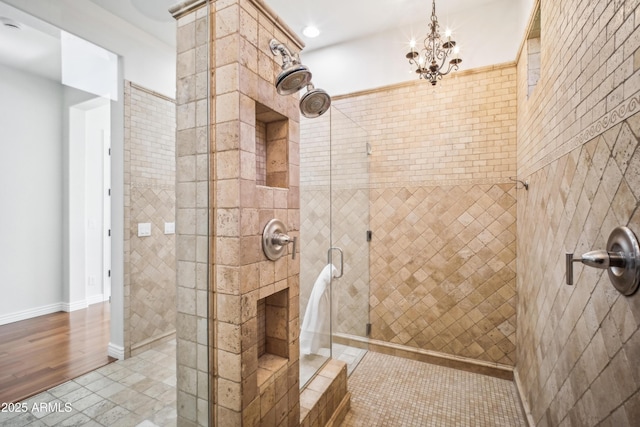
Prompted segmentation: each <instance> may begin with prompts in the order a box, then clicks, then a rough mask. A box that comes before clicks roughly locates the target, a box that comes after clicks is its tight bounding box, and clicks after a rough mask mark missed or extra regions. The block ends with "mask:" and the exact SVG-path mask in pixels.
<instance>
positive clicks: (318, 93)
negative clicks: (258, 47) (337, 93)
mask: <svg viewBox="0 0 640 427" xmlns="http://www.w3.org/2000/svg"><path fill="white" fill-rule="evenodd" d="M269 48H271V53H273V54H274V55H278V54H280V55H281V56H282V71H281V72H280V74H278V77H277V78H276V90H277V91H278V93H279V94H280V95H291V94H292V93H296V92H297V91H299V90H300V89H302V88H303V87H305V86H306V87H307V92H306V93H305V94H304V95H302V98H300V112H301V113H302V115H303V116H305V117H308V118H311V119H312V118H314V117H318V116H321V115H322V114H324V113H325V112H326V111H327V110H328V109H329V107H331V97H330V96H329V95H328V94H327V92H325V91H324V90H322V89H316V88H315V87H314V86H313V83H311V71H309V68H307V67H306V66H304V65H302V64H301V63H300V59H299V58H298V55H297V54H295V55H294V54H292V53H291V51H290V50H289V49H287V47H286V46H285V45H283V44H282V43H280V42H279V41H278V40H276V39H271V41H270V42H269Z"/></svg>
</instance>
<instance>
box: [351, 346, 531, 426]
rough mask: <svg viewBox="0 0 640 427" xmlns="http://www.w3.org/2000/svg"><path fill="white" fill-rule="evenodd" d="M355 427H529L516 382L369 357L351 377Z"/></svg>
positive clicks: (393, 358)
mask: <svg viewBox="0 0 640 427" xmlns="http://www.w3.org/2000/svg"><path fill="white" fill-rule="evenodd" d="M348 389H349V391H350V392H351V410H350V411H349V413H348V414H347V417H346V419H345V420H344V423H343V424H342V426H343V427H352V426H367V427H371V426H391V427H395V426H419V427H426V426H439V427H442V426H445V427H446V426H487V427H495V426H508V427H517V426H526V422H525V420H524V417H523V414H522V411H521V408H520V404H519V400H518V396H517V393H516V388H515V385H514V383H513V382H512V381H506V380H501V379H497V378H493V377H489V376H485V375H480V374H474V373H470V372H465V371H459V370H456V369H451V368H445V367H442V366H437V365H431V364H428V363H423V362H417V361H414V360H408V359H403V358H400V357H395V356H388V355H385V354H380V353H373V352H368V353H367V354H366V355H365V356H364V358H363V359H362V361H361V362H360V364H359V365H358V367H357V368H356V369H355V371H354V372H353V374H352V375H351V376H350V377H349V381H348Z"/></svg>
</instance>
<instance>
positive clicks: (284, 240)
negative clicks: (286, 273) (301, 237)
mask: <svg viewBox="0 0 640 427" xmlns="http://www.w3.org/2000/svg"><path fill="white" fill-rule="evenodd" d="M271 240H272V242H273V244H274V245H279V246H287V245H288V244H289V243H293V247H292V248H291V250H292V251H293V253H292V254H291V259H296V243H297V241H298V238H297V237H295V236H294V237H290V236H289V235H287V234H284V233H276V234H273V235H272V236H271Z"/></svg>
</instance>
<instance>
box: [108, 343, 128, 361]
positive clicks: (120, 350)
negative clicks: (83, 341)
mask: <svg viewBox="0 0 640 427" xmlns="http://www.w3.org/2000/svg"><path fill="white" fill-rule="evenodd" d="M107 355H109V356H111V357H113V358H116V359H118V360H124V347H122V346H119V345H116V344H114V343H112V342H110V343H109V346H108V347H107Z"/></svg>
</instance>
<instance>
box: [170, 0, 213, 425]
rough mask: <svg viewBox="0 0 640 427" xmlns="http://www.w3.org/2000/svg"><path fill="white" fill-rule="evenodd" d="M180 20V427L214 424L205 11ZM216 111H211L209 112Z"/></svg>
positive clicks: (188, 7)
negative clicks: (211, 374) (210, 384)
mask: <svg viewBox="0 0 640 427" xmlns="http://www.w3.org/2000/svg"><path fill="white" fill-rule="evenodd" d="M182 6H183V7H184V8H180V9H178V10H175V11H174V16H176V19H177V26H178V28H177V82H176V84H177V90H176V102H177V132H176V135H177V137H176V164H177V169H176V219H177V221H176V222H177V223H176V227H177V228H176V255H177V298H176V301H177V317H176V343H177V354H176V362H177V372H176V373H177V408H176V409H177V412H178V425H180V426H209V425H215V423H214V422H213V420H212V419H210V414H209V412H210V408H211V407H213V405H210V403H211V402H212V401H211V402H210V396H209V375H210V371H211V373H213V369H212V368H211V363H210V349H209V343H210V342H211V341H213V338H214V337H215V330H214V329H213V328H211V327H210V317H213V316H214V315H215V311H214V309H213V308H212V303H211V299H212V296H213V293H212V292H211V291H210V284H209V278H210V273H209V264H210V252H209V246H208V245H209V230H210V229H211V227H210V224H209V221H210V218H211V214H210V208H211V205H210V197H209V176H210V174H211V173H212V172H213V169H212V166H211V165H210V154H209V150H210V142H209V139H208V138H209V132H208V125H209V117H208V113H209V109H208V108H209V107H208V95H209V90H208V85H209V82H208V79H209V78H210V75H209V73H208V70H209V47H210V46H209V19H208V11H209V9H208V7H209V6H208V5H207V3H206V2H205V1H204V0H202V1H194V2H184V4H183V5H182ZM213 111H214V110H213V109H212V112H213Z"/></svg>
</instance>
